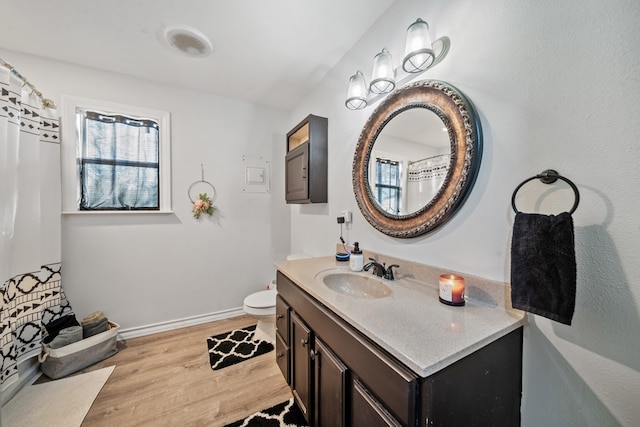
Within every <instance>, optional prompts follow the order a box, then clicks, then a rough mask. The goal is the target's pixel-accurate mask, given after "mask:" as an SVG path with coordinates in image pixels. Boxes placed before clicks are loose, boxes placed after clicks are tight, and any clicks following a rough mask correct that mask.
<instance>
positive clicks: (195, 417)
mask: <svg viewBox="0 0 640 427" xmlns="http://www.w3.org/2000/svg"><path fill="white" fill-rule="evenodd" d="M255 323H256V321H255V319H254V318H252V317H250V316H239V317H235V318H232V319H225V320H220V321H217V322H212V323H206V324H202V325H197V326H192V327H189V328H183V329H177V330H174V331H169V332H163V333H159V334H154V335H149V336H145V337H140V338H134V339H130V340H128V341H126V342H120V343H119V344H118V346H119V349H120V350H119V352H118V353H117V354H116V355H114V356H112V357H110V358H109V359H106V360H103V361H102V362H100V363H98V364H96V365H93V366H91V367H90V368H87V369H85V370H84V371H82V372H89V371H92V370H96V369H100V368H104V367H107V366H115V367H116V368H115V369H114V371H113V373H112V374H111V377H110V378H109V380H108V381H107V383H106V384H105V386H104V387H103V389H102V391H101V392H100V394H99V395H98V397H97V399H96V400H95V401H94V403H93V406H92V407H91V409H90V410H89V413H88V414H87V416H86V418H85V420H84V422H83V424H82V426H83V427H90V426H91V427H93V426H109V427H113V426H117V427H128V426H222V425H225V424H227V423H230V422H233V421H236V420H239V419H242V418H244V417H246V416H247V415H250V414H252V413H254V412H257V411H259V410H261V409H265V408H268V407H270V406H272V405H275V404H277V403H280V402H283V401H285V400H287V399H290V398H291V393H290V391H289V388H288V386H287V383H286V382H285V380H284V378H283V376H282V374H281V373H280V371H279V370H278V367H277V365H276V362H275V351H272V352H270V353H267V354H264V355H262V356H258V357H254V358H253V359H250V360H247V361H244V362H241V363H238V364H236V365H233V366H229V367H227V368H223V369H220V370H217V371H214V370H212V369H211V366H210V365H209V355H208V352H207V343H206V339H207V338H208V337H210V336H212V335H217V334H221V333H224V332H227V331H230V330H232V329H235V328H240V327H245V326H249V325H252V324H255Z"/></svg>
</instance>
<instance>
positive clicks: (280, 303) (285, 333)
mask: <svg viewBox="0 0 640 427" xmlns="http://www.w3.org/2000/svg"><path fill="white" fill-rule="evenodd" d="M289 312H290V308H289V304H287V303H286V302H285V301H284V300H283V299H282V297H281V296H280V295H278V296H277V297H276V331H277V332H278V335H280V337H281V338H282V341H283V342H284V343H285V344H286V345H287V346H288V345H289Z"/></svg>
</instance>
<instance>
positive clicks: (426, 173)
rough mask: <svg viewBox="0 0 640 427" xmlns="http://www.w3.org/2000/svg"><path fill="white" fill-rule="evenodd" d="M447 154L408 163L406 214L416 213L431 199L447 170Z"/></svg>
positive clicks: (448, 156) (448, 159)
mask: <svg viewBox="0 0 640 427" xmlns="http://www.w3.org/2000/svg"><path fill="white" fill-rule="evenodd" d="M450 159H451V156H450V155H449V154H441V155H439V156H435V157H429V158H426V159H422V160H417V161H415V162H409V165H408V168H407V169H408V182H407V212H416V211H418V210H420V208H422V207H424V206H425V205H426V204H427V203H429V202H430V201H431V199H433V197H434V196H435V195H436V193H437V192H438V190H439V189H440V186H442V183H443V182H444V179H445V178H446V176H447V171H448V170H449V161H450Z"/></svg>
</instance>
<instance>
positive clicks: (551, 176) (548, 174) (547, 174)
mask: <svg viewBox="0 0 640 427" xmlns="http://www.w3.org/2000/svg"><path fill="white" fill-rule="evenodd" d="M534 179H539V180H540V182H542V183H543V184H553V183H554V182H556V181H557V180H559V179H561V180H563V181H564V182H566V183H567V184H569V185H570V186H571V189H572V190H573V193H574V194H575V196H576V201H575V202H574V203H573V207H572V208H571V210H570V211H569V214H570V215H571V214H573V213H574V212H575V211H576V209H577V208H578V204H579V203H580V192H579V191H578V187H576V185H575V184H574V183H573V182H571V180H570V179H568V178H565V177H564V176H562V175H560V174H559V173H558V172H557V171H555V170H553V169H547V170H545V171H542V173H541V174H539V175H536V176H532V177H531V178H528V179H525V180H524V181H522V182H521V183H520V185H518V186H517V187H516V189H515V190H514V191H513V196H511V206H512V207H513V210H514V212H515V213H520V211H519V210H518V208H516V194H517V193H518V190H520V188H521V187H522V186H523V185H525V184H526V183H527V182H529V181H533V180H534Z"/></svg>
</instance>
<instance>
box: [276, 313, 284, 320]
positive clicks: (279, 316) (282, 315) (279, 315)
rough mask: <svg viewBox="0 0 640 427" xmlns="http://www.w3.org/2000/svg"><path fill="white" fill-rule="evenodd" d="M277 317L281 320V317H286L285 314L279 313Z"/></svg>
mask: <svg viewBox="0 0 640 427" xmlns="http://www.w3.org/2000/svg"><path fill="white" fill-rule="evenodd" d="M276 319H278V320H280V319H284V314H278V315H277V316H276Z"/></svg>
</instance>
